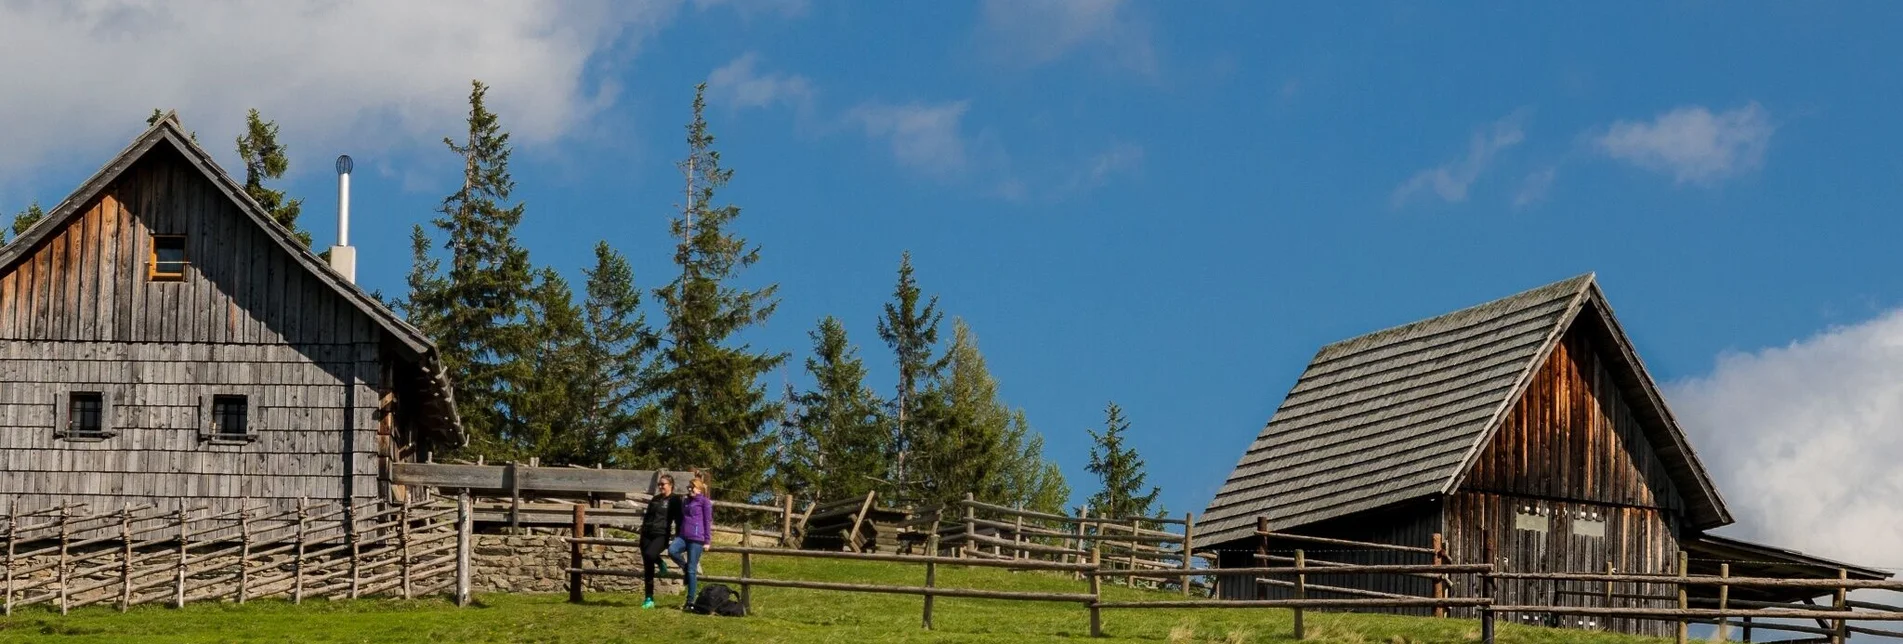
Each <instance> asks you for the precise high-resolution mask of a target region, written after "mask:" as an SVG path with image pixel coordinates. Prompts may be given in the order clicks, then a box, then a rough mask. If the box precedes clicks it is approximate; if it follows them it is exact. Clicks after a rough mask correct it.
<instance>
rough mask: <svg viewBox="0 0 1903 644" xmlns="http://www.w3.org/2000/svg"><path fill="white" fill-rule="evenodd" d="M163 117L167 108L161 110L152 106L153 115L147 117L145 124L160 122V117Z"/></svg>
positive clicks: (148, 125)
mask: <svg viewBox="0 0 1903 644" xmlns="http://www.w3.org/2000/svg"><path fill="white" fill-rule="evenodd" d="M162 118H165V110H161V109H159V108H156V107H154V108H152V115H151V116H148V117H145V124H146V126H147V127H151V126H152V125H154V124H156V123H158V122H159V119H162Z"/></svg>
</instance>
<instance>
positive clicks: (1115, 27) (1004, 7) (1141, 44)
mask: <svg viewBox="0 0 1903 644" xmlns="http://www.w3.org/2000/svg"><path fill="white" fill-rule="evenodd" d="M979 43H980V46H981V47H983V48H984V49H985V50H986V54H988V55H989V56H991V57H992V58H995V59H997V61H998V62H1003V63H1009V64H1014V65H1021V66H1025V67H1036V66H1039V65H1044V64H1047V63H1050V62H1053V61H1056V60H1058V59H1060V58H1063V57H1065V56H1067V55H1069V54H1071V53H1072V52H1076V51H1082V50H1089V51H1092V52H1093V53H1097V54H1100V55H1103V56H1106V57H1107V58H1108V59H1109V60H1110V61H1111V62H1113V63H1114V64H1116V65H1118V66H1121V67H1124V68H1127V69H1129V70H1131V71H1134V72H1137V73H1139V74H1143V75H1146V76H1149V75H1154V74H1156V72H1157V63H1156V50H1155V47H1154V45H1152V44H1151V42H1150V32H1149V28H1148V26H1147V25H1146V24H1144V23H1143V22H1142V21H1140V20H1138V19H1136V18H1135V17H1133V16H1131V15H1130V12H1129V5H1128V3H1126V2H1124V1H1123V0H985V3H984V9H983V26H982V37H981V38H980V40H979Z"/></svg>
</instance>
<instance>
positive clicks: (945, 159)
mask: <svg viewBox="0 0 1903 644" xmlns="http://www.w3.org/2000/svg"><path fill="white" fill-rule="evenodd" d="M970 107H971V101H953V102H949V103H936V104H927V103H906V104H903V105H899V104H890V103H879V102H869V103H863V104H860V105H859V106H858V107H854V108H852V110H850V111H848V112H847V113H846V119H847V120H848V121H850V122H853V123H856V124H858V125H859V126H860V127H862V128H864V130H865V133H866V136H868V137H871V138H874V139H884V140H886V141H887V142H888V143H889V144H890V145H891V148H892V156H893V158H895V159H897V160H898V162H899V163H900V164H902V165H905V166H908V167H910V168H913V169H915V170H919V171H922V172H925V173H927V174H932V175H937V176H940V177H949V176H953V175H957V174H959V173H961V172H963V171H964V170H965V168H966V166H967V163H968V158H967V152H966V148H967V144H966V141H965V135H964V134H963V132H962V131H961V129H962V127H963V125H962V124H963V121H964V117H965V111H966V110H967V109H969V108H970Z"/></svg>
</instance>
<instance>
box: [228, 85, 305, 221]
mask: <svg viewBox="0 0 1903 644" xmlns="http://www.w3.org/2000/svg"><path fill="white" fill-rule="evenodd" d="M285 152H286V150H285V147H284V144H282V143H279V142H278V125H277V123H274V122H271V121H266V120H264V117H262V116H259V115H258V110H257V109H256V108H253V109H252V110H251V111H250V113H248V114H246V115H245V132H244V134H242V135H239V136H238V158H240V159H243V160H244V191H245V194H247V195H250V196H251V199H252V200H253V201H256V202H258V205H260V206H263V207H264V211H265V212H267V213H270V215H271V219H272V221H276V222H277V224H278V225H279V226H283V227H284V229H285V230H287V231H290V233H291V235H292V236H293V237H296V238H297V240H298V241H301V242H303V243H304V245H305V246H310V245H311V234H310V232H309V231H306V230H304V229H302V228H298V227H297V216H298V214H299V213H300V212H302V211H303V208H304V200H302V199H286V198H285V197H284V191H283V190H272V189H270V188H267V187H265V185H264V182H265V180H267V179H279V178H283V177H284V172H285V171H286V170H289V169H290V167H291V160H290V157H288V156H286V155H285Z"/></svg>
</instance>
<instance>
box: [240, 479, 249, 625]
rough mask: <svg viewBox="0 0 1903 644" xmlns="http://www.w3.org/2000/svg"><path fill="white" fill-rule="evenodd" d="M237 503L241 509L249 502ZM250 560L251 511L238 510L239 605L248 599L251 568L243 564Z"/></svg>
mask: <svg viewBox="0 0 1903 644" xmlns="http://www.w3.org/2000/svg"><path fill="white" fill-rule="evenodd" d="M238 503H240V504H241V505H239V506H238V507H240V508H242V507H244V506H246V505H250V504H251V500H250V499H240V500H239V501H238ZM250 558H251V511H250V510H240V511H239V512H238V603H239V604H241V605H242V604H244V602H245V600H246V599H249V598H250V597H248V596H247V595H246V594H245V590H246V589H247V587H248V586H250V583H251V567H250V566H247V565H245V562H246V561H247V560H249V559H250Z"/></svg>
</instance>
